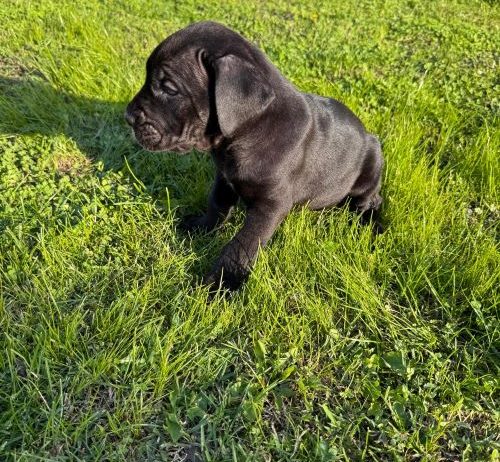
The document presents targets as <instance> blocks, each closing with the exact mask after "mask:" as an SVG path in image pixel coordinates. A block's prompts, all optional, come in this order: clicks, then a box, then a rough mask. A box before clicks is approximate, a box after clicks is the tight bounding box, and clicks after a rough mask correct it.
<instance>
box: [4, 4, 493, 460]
mask: <svg viewBox="0 0 500 462" xmlns="http://www.w3.org/2000/svg"><path fill="white" fill-rule="evenodd" d="M202 19H213V20H217V21H220V22H222V23H224V24H226V25H228V26H229V27H232V28H233V29H235V30H237V31H238V32H240V33H242V34H243V35H245V36H246V37H247V38H249V39H250V40H251V41H253V42H254V43H256V44H258V46H259V47H260V48H261V49H262V50H264V51H265V52H266V53H267V55H268V56H269V57H270V59H271V60H272V61H273V62H274V63H275V64H276V65H277V66H278V67H279V68H280V69H281V71H282V72H283V73H284V75H285V76H286V77H287V78H289V79H290V80H291V81H292V82H293V83H294V84H295V85H296V86H297V87H298V88H300V89H301V90H303V91H308V92H314V93H319V94H322V95H328V96H332V97H334V98H337V99H339V100H341V101H343V102H344V103H346V104H347V105H348V106H349V107H350V108H351V109H352V110H353V111H354V112H355V113H356V114H358V116H359V117H360V118H361V120H362V121H363V122H364V123H365V125H366V126H367V128H368V130H369V131H370V132H372V133H375V134H377V136H378V137H379V138H380V140H381V142H382V145H383V150H384V155H385V159H386V165H385V169H384V177H383V189H382V194H383V196H384V200H385V202H384V205H383V209H382V220H383V222H384V225H385V229H386V231H385V233H384V234H382V235H379V236H377V237H374V236H372V233H371V232H370V229H369V228H367V227H362V226H360V225H359V223H358V220H357V218H356V217H355V216H353V215H351V213H350V212H349V211H348V210H347V209H346V208H340V209H333V210H325V211H323V212H311V211H307V210H304V209H296V210H295V211H294V212H293V213H292V214H291V215H290V216H289V217H288V218H287V219H286V220H285V222H284V223H283V225H282V226H281V227H280V228H279V230H278V231H277V233H276V235H275V236H274V238H273V239H272V241H271V242H270V244H269V245H268V246H267V247H266V248H265V249H263V250H262V252H261V253H260V255H259V259H258V261H257V263H256V265H255V269H254V271H253V273H252V275H251V277H250V279H249V281H248V282H247V284H246V285H245V286H244V287H243V289H242V290H240V291H239V292H237V293H235V294H234V295H232V296H230V297H228V296H221V295H219V296H216V297H215V298H213V299H210V297H209V295H208V293H207V290H206V289H205V288H203V287H200V285H199V284H197V281H199V280H200V278H201V276H202V274H203V273H204V271H206V270H207V269H208V268H209V267H210V265H211V263H212V262H213V261H214V259H215V257H216V256H217V254H218V252H219V250H220V249H221V247H222V246H223V245H224V243H225V242H227V241H228V240H229V239H230V237H231V236H232V235H234V233H235V232H236V230H237V229H238V227H239V226H241V223H242V219H243V216H244V215H243V210H239V211H238V212H237V213H236V215H235V216H234V217H233V218H232V219H231V220H230V222H229V223H228V224H227V225H226V226H225V227H224V228H223V229H222V230H220V231H218V232H216V233H212V234H209V235H196V236H187V235H185V234H183V233H182V232H181V231H180V230H179V228H178V224H179V219H180V218H181V217H182V216H183V215H185V214H188V213H194V212H197V211H201V210H203V209H204V207H205V205H206V195H207V192H208V189H209V187H210V182H211V179H212V177H213V174H214V169H213V166H212V164H211V160H210V157H209V156H208V155H207V154H204V153H192V154H190V155H188V156H184V157H179V156H177V155H175V154H173V153H155V154H153V153H148V152H145V151H143V150H141V149H140V148H139V147H138V145H137V144H136V143H135V142H134V140H133V139H132V137H131V134H130V132H129V129H128V128H127V126H126V123H125V121H124V120H123V112H124V109H125V105H126V103H127V102H128V101H129V100H130V98H131V97H132V96H133V95H134V94H135V93H136V91H137V90H138V89H139V88H140V86H141V85H142V82H143V79H144V76H145V60H146V58H147V56H148V55H149V53H150V52H151V50H152V49H153V48H154V47H155V46H156V44H157V43H158V42H159V41H160V40H162V39H163V38H165V37H166V36H167V35H169V34H170V33H172V32H174V31H175V30H177V29H179V28H181V27H183V26H185V25H187V24H189V23H191V22H193V21H198V20H202ZM0 24H2V28H1V29H0V327H1V335H0V460H2V461H3V460H6V461H42V460H43V461H72V460H74V461H91V460H93V461H104V460H109V461H125V460H127V461H146V460H147V461H162V460H164V461H176V462H180V461H189V462H194V461H214V462H222V461H283V462H284V461H334V460H341V461H356V460H365V461H379V460H384V461H417V460H422V461H498V460H499V459H500V411H499V409H500V323H499V311H500V310H499V308H500V294H499V287H500V248H499V238H500V194H499V193H500V187H499V184H500V161H499V157H500V123H499V122H500V114H499V108H500V100H499V92H500V80H499V75H500V74H499V73H500V70H499V64H500V62H499V61H500V54H499V50H500V6H498V5H496V4H495V2H493V1H479V0H470V1H466V0H463V1H462V0H436V1H431V0H428V1H419V0H406V1H398V0H387V1H382V0H361V1H355V0H346V1H343V2H340V1H339V2H333V1H328V0H321V1H316V2H309V1H306V0H301V1H298V0H289V1H284V0H277V1H274V0H273V1H269V2H264V1H258V0H254V1H234V0H228V1H225V2H216V1H213V0H208V1H206V2H199V3H197V2H194V1H191V0H184V1H182V2H181V1H179V2H177V1H163V0H151V1H139V0H117V1H113V2H111V1H110V2H102V1H98V0H89V1H84V2H81V3H80V4H77V3H76V2H70V1H67V0H62V1H57V2H56V1H55V0H42V1H41V2H30V1H27V0H26V1H25V0H1V1H0Z"/></svg>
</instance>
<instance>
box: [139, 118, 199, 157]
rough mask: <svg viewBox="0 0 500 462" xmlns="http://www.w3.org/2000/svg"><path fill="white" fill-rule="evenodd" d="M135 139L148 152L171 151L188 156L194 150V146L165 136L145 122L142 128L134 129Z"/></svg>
mask: <svg viewBox="0 0 500 462" xmlns="http://www.w3.org/2000/svg"><path fill="white" fill-rule="evenodd" d="M133 132H134V137H135V139H136V140H137V142H138V143H139V144H140V145H141V146H142V147H143V148H144V149H146V150H148V151H152V152H157V151H171V152H175V153H177V154H187V153H188V152H190V151H191V150H192V149H193V146H191V145H190V144H187V143H179V142H177V143H176V142H175V141H174V140H171V139H169V137H167V136H164V135H162V134H161V133H160V131H159V130H158V129H157V128H156V127H155V126H154V125H153V124H151V123H149V122H145V123H143V124H141V125H140V126H135V127H134V129H133Z"/></svg>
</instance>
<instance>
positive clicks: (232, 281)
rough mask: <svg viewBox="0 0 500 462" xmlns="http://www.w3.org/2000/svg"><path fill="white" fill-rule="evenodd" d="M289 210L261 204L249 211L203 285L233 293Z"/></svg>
mask: <svg viewBox="0 0 500 462" xmlns="http://www.w3.org/2000/svg"><path fill="white" fill-rule="evenodd" d="M291 207H292V204H291V203H289V202H288V201H262V202H260V203H255V204H252V206H251V207H249V208H248V211H247V216H246V219H245V224H244V225H243V228H241V230H240V231H239V232H238V233H237V234H236V236H235V237H234V238H233V239H232V240H231V241H230V242H229V243H228V244H227V245H226V246H225V247H224V248H223V249H222V252H221V255H220V257H219V259H218V260H217V262H216V263H215V265H214V267H213V269H212V271H211V272H210V273H209V274H208V275H207V276H206V277H205V279H204V283H205V284H207V285H209V284H216V285H218V284H219V283H221V285H222V287H224V288H227V289H229V290H235V289H237V288H238V287H240V285H241V284H242V283H243V282H244V281H245V280H246V278H247V277H248V275H249V273H250V269H251V265H252V263H253V261H254V260H255V257H256V256H257V252H258V250H259V246H262V247H263V246H264V245H265V244H266V243H267V241H268V240H269V239H270V238H271V236H272V235H273V233H274V231H275V230H276V228H277V227H278V226H279V224H280V223H281V222H282V221H283V219H284V218H285V216H286V215H287V214H288V212H289V211H290V209H291Z"/></svg>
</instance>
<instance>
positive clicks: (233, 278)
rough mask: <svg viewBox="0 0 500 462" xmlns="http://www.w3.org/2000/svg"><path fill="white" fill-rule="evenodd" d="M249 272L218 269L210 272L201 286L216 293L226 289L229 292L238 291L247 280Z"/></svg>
mask: <svg viewBox="0 0 500 462" xmlns="http://www.w3.org/2000/svg"><path fill="white" fill-rule="evenodd" d="M248 275H249V272H248V271H245V270H243V269H240V270H239V271H231V270H230V269H227V268H220V269H216V270H213V271H211V272H210V273H208V274H207V275H206V276H205V277H204V278H203V281H202V283H203V285H205V286H208V287H210V291H212V292H216V291H217V290H219V289H226V290H229V291H230V292H232V291H235V290H238V289H239V288H240V287H241V286H242V285H243V283H244V282H245V281H246V280H247V279H248Z"/></svg>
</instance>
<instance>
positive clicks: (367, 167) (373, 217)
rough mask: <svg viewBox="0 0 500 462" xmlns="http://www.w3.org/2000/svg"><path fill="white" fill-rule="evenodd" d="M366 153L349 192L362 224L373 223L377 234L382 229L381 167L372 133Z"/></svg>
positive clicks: (378, 152)
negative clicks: (359, 171)
mask: <svg viewBox="0 0 500 462" xmlns="http://www.w3.org/2000/svg"><path fill="white" fill-rule="evenodd" d="M368 137H369V138H368V146H367V154H366V157H365V160H364V162H363V167H362V169H361V173H360V175H359V177H358V179H357V180H356V182H355V184H354V186H353V187H352V189H351V192H350V193H349V196H350V197H351V198H352V202H351V204H352V206H353V207H354V209H355V210H356V212H358V213H359V214H360V215H361V222H362V223H363V224H368V223H371V222H372V223H373V224H374V225H375V226H374V231H375V232H376V233H377V234H379V233H381V232H382V231H383V229H382V225H381V224H380V220H379V211H380V206H381V205H382V196H381V195H380V187H381V179H382V167H383V165H384V160H383V158H382V149H381V148H380V143H379V141H378V139H377V138H376V137H374V136H373V135H368Z"/></svg>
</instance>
